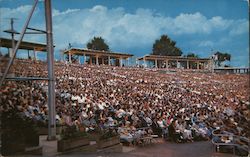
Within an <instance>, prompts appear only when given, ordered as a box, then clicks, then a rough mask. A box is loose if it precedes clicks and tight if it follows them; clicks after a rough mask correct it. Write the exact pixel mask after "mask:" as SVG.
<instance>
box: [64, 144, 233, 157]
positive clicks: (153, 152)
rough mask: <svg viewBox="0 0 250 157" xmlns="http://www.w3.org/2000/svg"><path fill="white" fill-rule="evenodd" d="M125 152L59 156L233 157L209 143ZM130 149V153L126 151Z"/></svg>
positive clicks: (165, 145) (155, 147) (151, 146)
mask: <svg viewBox="0 0 250 157" xmlns="http://www.w3.org/2000/svg"><path fill="white" fill-rule="evenodd" d="M124 149H126V150H127V151H126V152H124V153H119V154H118V153H106V154H103V153H97V154H82V153H80V152H79V153H71V154H66V155H60V157H69V156H72V157H82V156H84V157H235V156H234V155H232V154H223V153H216V152H214V151H213V149H212V144H211V143H210V142H209V141H202V142H194V143H184V144H177V143H170V142H161V143H155V144H152V145H147V146H144V147H136V148H135V149H133V147H130V148H129V147H124ZM129 149H131V151H128V150H129Z"/></svg>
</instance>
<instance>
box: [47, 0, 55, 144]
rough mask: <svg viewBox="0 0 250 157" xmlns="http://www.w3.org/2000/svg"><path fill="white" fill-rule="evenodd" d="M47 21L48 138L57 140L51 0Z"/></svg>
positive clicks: (48, 4)
mask: <svg viewBox="0 0 250 157" xmlns="http://www.w3.org/2000/svg"><path fill="white" fill-rule="evenodd" d="M44 5H45V21H46V32H47V33H46V37H47V61H48V77H49V83H48V89H49V90H48V107H49V124H48V125H49V126H48V128H49V133H48V140H56V119H55V118H56V109H55V77H54V46H53V33H52V14H51V0H45V1H44Z"/></svg>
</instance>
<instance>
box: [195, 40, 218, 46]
mask: <svg viewBox="0 0 250 157" xmlns="http://www.w3.org/2000/svg"><path fill="white" fill-rule="evenodd" d="M198 46H199V47H213V46H214V42H212V41H209V40H207V41H201V42H200V43H199V44H198Z"/></svg>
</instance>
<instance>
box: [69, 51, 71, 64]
mask: <svg viewBox="0 0 250 157" xmlns="http://www.w3.org/2000/svg"><path fill="white" fill-rule="evenodd" d="M69 63H72V58H71V53H69Z"/></svg>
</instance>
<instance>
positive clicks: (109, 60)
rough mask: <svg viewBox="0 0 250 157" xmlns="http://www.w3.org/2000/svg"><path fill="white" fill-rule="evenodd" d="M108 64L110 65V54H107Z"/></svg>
mask: <svg viewBox="0 0 250 157" xmlns="http://www.w3.org/2000/svg"><path fill="white" fill-rule="evenodd" d="M108 65H110V56H108Z"/></svg>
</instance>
